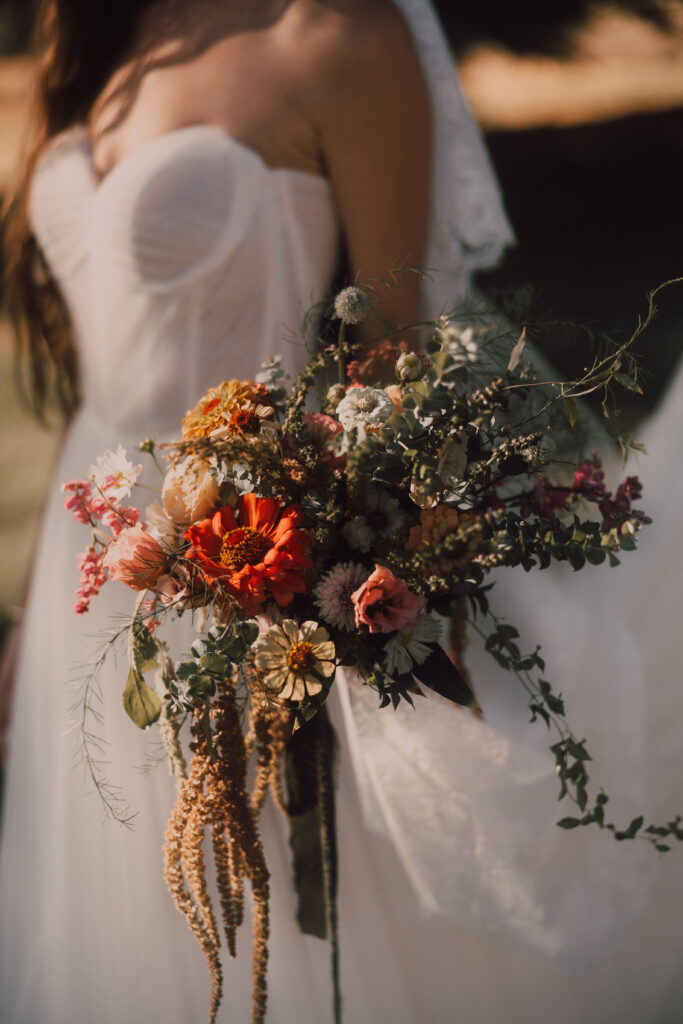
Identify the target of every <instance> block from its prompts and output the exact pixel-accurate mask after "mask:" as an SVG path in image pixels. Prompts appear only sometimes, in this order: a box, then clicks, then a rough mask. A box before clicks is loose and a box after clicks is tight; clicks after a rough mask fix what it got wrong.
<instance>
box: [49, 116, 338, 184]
mask: <svg viewBox="0 0 683 1024" xmlns="http://www.w3.org/2000/svg"><path fill="white" fill-rule="evenodd" d="M202 135H204V136H207V137H213V138H215V139H217V140H218V141H219V142H221V143H223V144H224V145H225V147H226V149H227V150H232V151H234V152H236V153H241V154H243V155H244V156H245V157H247V158H249V159H250V160H252V161H254V162H255V163H256V164H257V166H258V167H259V168H260V169H261V170H263V171H265V172H266V173H267V174H269V175H272V176H273V177H284V178H291V179H292V180H298V181H300V182H302V183H307V184H310V185H312V186H313V187H317V188H319V189H321V190H324V191H326V192H331V191H332V182H331V180H330V179H329V178H328V177H325V176H324V175H322V174H316V173H315V172H314V171H304V170H299V169H297V168H295V167H273V166H271V165H270V164H268V163H266V161H265V159H264V158H263V156H262V155H261V154H260V153H259V152H258V150H256V149H253V148H252V147H251V146H249V145H247V143H246V142H242V141H241V140H240V139H237V138H235V136H234V135H230V134H229V133H228V132H226V131H225V129H223V128H221V127H220V126H219V125H216V124H209V123H200V124H187V125H181V126H180V127H179V128H172V129H171V130H170V131H167V132H163V133H162V134H161V135H157V136H155V137H154V138H152V139H148V140H147V141H146V142H143V143H141V144H140V145H139V146H135V148H134V149H131V150H130V151H129V152H128V153H126V155H125V156H124V157H122V159H121V160H119V161H118V162H117V163H116V164H114V166H113V167H112V169H111V170H110V171H108V172H107V174H106V175H105V176H104V177H103V178H100V179H98V177H97V174H96V173H95V167H94V164H93V159H92V146H91V144H90V138H89V135H88V130H87V128H86V126H85V125H82V124H78V125H74V126H73V127H72V128H68V129H66V131H64V132H62V133H60V134H59V135H57V136H55V138H54V139H53V140H52V141H51V144H50V145H49V146H48V149H47V150H46V151H45V152H44V153H43V154H42V156H41V159H40V160H39V161H38V166H40V163H41V162H42V159H43V158H44V157H47V155H48V154H49V153H50V151H51V150H52V148H53V147H57V146H59V145H61V144H64V143H65V142H67V141H68V140H69V139H71V140H74V141H77V142H79V143H81V144H82V146H83V150H84V152H85V153H86V154H87V157H88V170H89V172H90V176H91V178H92V186H93V192H94V193H95V194H99V193H100V192H103V191H104V192H106V191H107V189H108V188H109V186H110V183H111V182H112V181H116V179H117V178H118V177H119V176H120V175H121V174H123V173H124V172H125V171H126V170H128V169H129V168H130V167H131V166H135V165H136V164H137V163H138V162H139V161H140V160H142V159H144V158H145V157H147V156H149V155H150V153H151V152H153V151H154V150H155V149H157V148H158V147H160V146H165V145H166V146H167V145H169V143H170V142H171V141H172V140H173V139H178V140H180V139H184V138H186V137H189V138H192V137H193V136H197V137H199V136H202Z"/></svg>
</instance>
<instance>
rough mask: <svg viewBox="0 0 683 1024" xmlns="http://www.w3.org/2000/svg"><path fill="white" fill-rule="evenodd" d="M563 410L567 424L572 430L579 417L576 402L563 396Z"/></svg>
mask: <svg viewBox="0 0 683 1024" xmlns="http://www.w3.org/2000/svg"><path fill="white" fill-rule="evenodd" d="M564 411H565V412H566V414H567V419H568V421H569V426H570V427H571V428H572V430H573V429H574V427H575V426H576V423H577V420H578V418H579V407H578V406H577V404H576V402H575V401H574V399H573V398H567V397H566V396H565V399H564Z"/></svg>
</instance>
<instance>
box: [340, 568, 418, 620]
mask: <svg viewBox="0 0 683 1024" xmlns="http://www.w3.org/2000/svg"><path fill="white" fill-rule="evenodd" d="M351 600H352V601H353V606H354V609H355V615H356V625H357V626H360V625H361V624H364V625H366V626H368V628H369V629H370V632H371V633H391V632H392V630H394V629H405V628H406V627H407V626H411V625H412V624H413V623H414V622H416V621H417V619H418V618H419V616H420V615H421V613H422V609H423V608H424V606H425V599H424V597H419V596H418V595H417V594H411V592H410V591H409V590H408V587H407V586H406V584H405V583H404V581H403V580H401V579H398V578H397V577H396V576H394V574H393V572H391V570H390V569H387V568H385V566H383V565H376V566H375V568H374V571H373V572H372V573H371V574H370V576H369V577H368V578H367V580H366V581H365V583H363V584H362V585H361V586H360V587H359V588H358V590H356V591H354V593H353V594H352V595H351Z"/></svg>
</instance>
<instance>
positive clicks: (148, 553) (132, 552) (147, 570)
mask: <svg viewBox="0 0 683 1024" xmlns="http://www.w3.org/2000/svg"><path fill="white" fill-rule="evenodd" d="M102 564H103V565H104V566H105V567H106V568H107V569H108V570H109V575H110V577H111V578H112V579H113V580H121V581H122V582H123V583H126V584H127V585H128V586H129V587H132V588H133V590H147V589H148V588H149V587H153V586H154V584H155V583H156V581H157V580H158V579H159V577H160V576H161V574H162V573H163V572H164V571H165V570H166V569H167V567H168V556H167V554H166V552H165V551H164V549H163V548H162V547H161V545H160V544H159V543H158V542H157V541H156V540H155V539H154V537H152V536H151V535H150V534H149V533H147V531H146V530H145V528H144V527H143V526H140V525H137V526H131V527H130V529H128V530H122V531H121V533H120V534H119V536H118V537H117V538H116V540H114V541H112V543H111V544H110V545H109V547H108V548H107V551H106V554H105V556H104V558H103V559H102Z"/></svg>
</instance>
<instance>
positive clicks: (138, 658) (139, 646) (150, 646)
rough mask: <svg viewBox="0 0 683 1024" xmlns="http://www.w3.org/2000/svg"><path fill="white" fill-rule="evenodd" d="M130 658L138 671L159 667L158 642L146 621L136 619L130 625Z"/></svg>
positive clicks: (147, 670) (132, 665)
mask: <svg viewBox="0 0 683 1024" xmlns="http://www.w3.org/2000/svg"><path fill="white" fill-rule="evenodd" d="M128 651H129V654H128V656H129V660H130V664H131V667H132V668H135V669H136V670H137V671H138V672H149V671H150V670H151V669H153V668H157V667H158V664H159V663H158V660H157V658H158V653H159V651H158V647H157V642H156V640H155V639H154V637H153V636H152V634H151V633H150V631H149V629H148V628H147V626H146V625H145V624H144V622H141V621H140V620H139V619H134V620H133V623H132V625H131V627H130V640H129V646H128Z"/></svg>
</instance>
